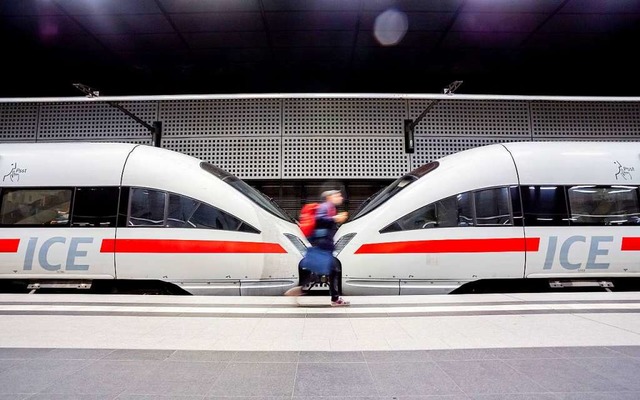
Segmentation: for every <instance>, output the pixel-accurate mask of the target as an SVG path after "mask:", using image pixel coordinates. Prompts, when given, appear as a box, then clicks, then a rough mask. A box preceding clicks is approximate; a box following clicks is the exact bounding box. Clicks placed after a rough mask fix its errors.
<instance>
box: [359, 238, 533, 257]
mask: <svg viewBox="0 0 640 400" xmlns="http://www.w3.org/2000/svg"><path fill="white" fill-rule="evenodd" d="M539 248H540V238H528V239H521V238H506V239H445V240H416V241H411V242H390V243H370V244H363V245H362V246H360V248H359V249H358V250H357V251H356V254H399V253H500V252H509V251H538V249H539Z"/></svg>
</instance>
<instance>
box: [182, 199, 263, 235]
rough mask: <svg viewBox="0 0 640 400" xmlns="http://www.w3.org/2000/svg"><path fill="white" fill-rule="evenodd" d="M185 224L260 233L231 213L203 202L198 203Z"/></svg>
mask: <svg viewBox="0 0 640 400" xmlns="http://www.w3.org/2000/svg"><path fill="white" fill-rule="evenodd" d="M187 224H188V225H189V226H192V227H195V228H206V229H220V230H225V231H240V232H249V233H260V232H259V231H258V230H256V229H255V228H253V227H252V226H250V225H248V224H245V223H244V222H243V221H241V220H239V219H238V218H236V217H234V216H233V215H231V214H228V213H226V212H224V211H221V210H219V209H217V208H215V207H212V206H210V205H208V204H204V203H200V205H199V206H198V208H197V209H196V210H195V212H194V213H193V215H192V216H191V218H189V221H188V222H187Z"/></svg>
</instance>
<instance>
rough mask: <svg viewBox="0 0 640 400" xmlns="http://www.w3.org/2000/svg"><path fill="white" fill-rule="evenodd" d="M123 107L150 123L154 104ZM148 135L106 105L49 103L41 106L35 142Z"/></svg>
mask: <svg viewBox="0 0 640 400" xmlns="http://www.w3.org/2000/svg"><path fill="white" fill-rule="evenodd" d="M121 105H122V106H123V107H125V108H126V109H127V110H129V111H130V112H132V113H133V114H135V115H136V116H137V117H138V118H141V119H142V120H144V121H145V122H147V123H148V124H151V123H152V122H153V121H154V120H155V119H156V117H157V109H158V107H157V103H154V102H125V103H121ZM144 136H149V132H148V131H147V129H146V128H145V127H143V126H142V125H140V124H138V123H137V122H136V121H134V120H133V119H132V118H130V117H128V116H127V115H125V114H124V113H123V112H122V111H120V110H118V109H116V108H114V107H112V106H110V105H108V104H106V103H102V102H101V103H49V104H42V105H41V106H40V127H39V130H38V139H45V140H65V139H77V140H96V139H121V138H133V137H144Z"/></svg>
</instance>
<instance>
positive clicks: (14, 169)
mask: <svg viewBox="0 0 640 400" xmlns="http://www.w3.org/2000/svg"><path fill="white" fill-rule="evenodd" d="M26 172H27V169H26V168H18V163H13V164H11V171H9V173H8V174H6V175H5V176H3V177H2V182H4V181H6V180H7V178H9V179H10V180H11V182H20V174H24V173H26Z"/></svg>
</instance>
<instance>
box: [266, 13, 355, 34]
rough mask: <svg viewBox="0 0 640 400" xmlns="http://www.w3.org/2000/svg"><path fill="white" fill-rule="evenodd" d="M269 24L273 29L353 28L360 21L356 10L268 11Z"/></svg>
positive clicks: (270, 28)
mask: <svg viewBox="0 0 640 400" xmlns="http://www.w3.org/2000/svg"><path fill="white" fill-rule="evenodd" d="M266 18H267V25H268V26H269V30H272V31H296V30H300V31H305V30H310V31H313V30H351V29H355V27H356V22H357V21H358V13H356V12H329V11H319V12H306V11H300V12H279V13H274V12H268V13H266Z"/></svg>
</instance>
